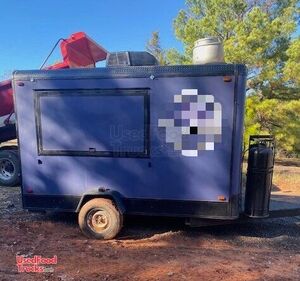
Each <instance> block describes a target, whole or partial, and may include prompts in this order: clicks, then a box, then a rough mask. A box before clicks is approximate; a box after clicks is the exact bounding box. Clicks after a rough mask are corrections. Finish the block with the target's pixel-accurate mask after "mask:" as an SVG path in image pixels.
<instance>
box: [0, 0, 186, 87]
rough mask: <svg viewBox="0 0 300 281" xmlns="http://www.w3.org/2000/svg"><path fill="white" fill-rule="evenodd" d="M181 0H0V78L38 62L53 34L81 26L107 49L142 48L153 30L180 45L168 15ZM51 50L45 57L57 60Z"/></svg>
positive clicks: (167, 42) (173, 13)
mask: <svg viewBox="0 0 300 281" xmlns="http://www.w3.org/2000/svg"><path fill="white" fill-rule="evenodd" d="M184 2H185V1H184V0H151V1H146V0H130V1H125V0H98V1H97V0H85V1H79V0H73V1H72V0H61V1H57V0H52V1H51V0H40V1H38V0H31V1H20V0H2V1H1V17H0V31H1V40H0V81H1V80H3V79H5V78H8V77H10V73H11V71H13V70H15V69H35V68H39V66H40V65H41V63H42V62H43V60H44V58H45V57H46V56H47V54H48V53H49V51H50V50H51V48H52V47H53V45H54V44H55V42H56V41H57V39H59V38H61V37H62V38H66V37H68V36H69V35H70V34H71V33H73V32H76V31H84V32H86V33H87V34H88V35H89V36H90V37H92V38H93V39H94V40H95V41H96V42H98V43H100V44H102V45H103V47H105V48H106V49H107V50H109V51H116V50H143V49H144V48H145V44H146V41H147V40H148V39H149V38H150V36H151V32H152V31H156V30H158V31H160V34H161V37H162V46H163V47H164V48H169V47H176V48H180V47H181V44H180V42H178V41H177V40H176V39H175V36H174V33H173V28H172V21H173V19H174V18H175V17H176V15H177V13H178V11H179V10H180V9H181V8H184ZM59 58H60V55H59V52H56V53H55V54H54V56H53V57H52V59H50V61H52V62H54V61H57V60H59Z"/></svg>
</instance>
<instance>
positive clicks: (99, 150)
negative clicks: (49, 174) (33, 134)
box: [35, 89, 149, 157]
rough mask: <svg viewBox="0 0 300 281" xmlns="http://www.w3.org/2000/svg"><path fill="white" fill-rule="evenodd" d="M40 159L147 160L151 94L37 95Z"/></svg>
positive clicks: (85, 92)
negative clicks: (42, 157) (113, 158)
mask: <svg viewBox="0 0 300 281" xmlns="http://www.w3.org/2000/svg"><path fill="white" fill-rule="evenodd" d="M35 107H36V126H37V140H38V151H39V154H40V155H72V156H104V157H147V156H148V154H149V147H148V146H149V101H148V90H147V89H109V90H80V91H78V90H74V91H72V90H61V91H36V92H35Z"/></svg>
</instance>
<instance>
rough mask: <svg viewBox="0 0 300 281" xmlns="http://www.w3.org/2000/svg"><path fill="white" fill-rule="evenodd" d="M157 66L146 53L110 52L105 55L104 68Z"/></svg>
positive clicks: (151, 56) (152, 57) (153, 58)
mask: <svg viewBox="0 0 300 281" xmlns="http://www.w3.org/2000/svg"><path fill="white" fill-rule="evenodd" d="M147 65H159V63H158V61H157V59H156V58H155V57H154V56H153V55H151V54H150V53H148V52H112V53H109V54H108V55H107V58H106V66H147Z"/></svg>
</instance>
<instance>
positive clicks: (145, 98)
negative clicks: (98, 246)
mask: <svg viewBox="0 0 300 281" xmlns="http://www.w3.org/2000/svg"><path fill="white" fill-rule="evenodd" d="M245 82H246V68H245V66H244V65H234V64H210V65H189V66H124V67H106V68H96V69H73V70H55V71H42V70H40V71H16V72H15V73H14V77H13V83H14V92H15V110H16V115H17V129H18V140H19V148H20V156H21V167H22V199H23V207H24V208H25V209H28V210H53V211H71V212H78V213H79V225H80V227H81V229H82V230H83V232H84V233H85V234H86V235H88V236H90V237H94V238H111V237H114V236H115V235H116V234H117V233H118V231H119V230H120V228H121V226H122V218H123V215H126V214H139V215H155V216H156V215H158V216H180V217H184V218H205V219H218V220H229V219H236V218H238V217H239V214H240V212H241V206H240V201H241V200H240V198H241V184H240V182H241V158H242V135H243V134H242V130H243V114H244V99H245Z"/></svg>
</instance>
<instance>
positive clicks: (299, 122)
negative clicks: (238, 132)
mask: <svg viewBox="0 0 300 281" xmlns="http://www.w3.org/2000/svg"><path fill="white" fill-rule="evenodd" d="M274 113H275V114H274ZM299 117H300V100H290V101H282V100H278V99H264V100H260V98H259V97H258V96H256V95H254V96H249V97H248V98H247V100H246V113H245V127H246V130H245V138H244V139H245V143H247V141H248V140H249V136H250V135H256V134H272V135H274V136H275V139H276V143H277V148H278V152H279V153H280V154H281V155H285V156H294V157H295V156H299V154H300V118H299Z"/></svg>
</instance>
